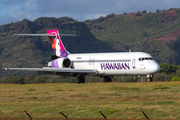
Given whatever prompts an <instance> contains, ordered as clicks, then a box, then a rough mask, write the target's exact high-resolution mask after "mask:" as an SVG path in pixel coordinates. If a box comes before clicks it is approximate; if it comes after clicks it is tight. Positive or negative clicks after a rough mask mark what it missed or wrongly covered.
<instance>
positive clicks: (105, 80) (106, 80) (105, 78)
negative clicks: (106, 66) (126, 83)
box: [103, 76, 112, 82]
mask: <svg viewBox="0 0 180 120" xmlns="http://www.w3.org/2000/svg"><path fill="white" fill-rule="evenodd" d="M103 81H104V82H112V79H111V77H109V76H106V77H104V80H103Z"/></svg>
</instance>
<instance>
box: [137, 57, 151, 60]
mask: <svg viewBox="0 0 180 120" xmlns="http://www.w3.org/2000/svg"><path fill="white" fill-rule="evenodd" d="M138 60H139V61H144V60H154V59H153V58H152V57H145V58H139V59H138Z"/></svg>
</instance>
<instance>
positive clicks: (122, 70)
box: [59, 52, 160, 76]
mask: <svg viewBox="0 0 180 120" xmlns="http://www.w3.org/2000/svg"><path fill="white" fill-rule="evenodd" d="M68 58H69V59H70V60H71V62H72V69H81V70H83V69H84V70H87V69H88V70H95V71H97V73H98V74H88V75H100V76H116V75H153V74H155V73H157V72H159V71H160V66H159V64H158V63H157V62H156V61H155V60H154V59H153V58H152V56H151V55H149V54H147V53H144V52H119V53H84V54H69V55H68ZM59 59H61V58H59ZM59 64H61V63H59Z"/></svg>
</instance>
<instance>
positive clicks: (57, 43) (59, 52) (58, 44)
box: [47, 30, 68, 58]
mask: <svg viewBox="0 0 180 120" xmlns="http://www.w3.org/2000/svg"><path fill="white" fill-rule="evenodd" d="M47 33H48V34H55V35H56V37H55V38H54V37H52V36H49V39H50V42H51V45H52V48H53V51H54V54H55V55H56V56H58V57H60V58H63V57H67V56H68V53H67V51H66V50H65V48H64V45H63V43H62V41H61V39H60V37H59V34H58V31H57V30H47Z"/></svg>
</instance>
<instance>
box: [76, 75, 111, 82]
mask: <svg viewBox="0 0 180 120" xmlns="http://www.w3.org/2000/svg"><path fill="white" fill-rule="evenodd" d="M103 81H104V82H112V78H111V77H110V76H105V77H104V79H103ZM77 83H85V78H84V75H80V76H78V77H77Z"/></svg>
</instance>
